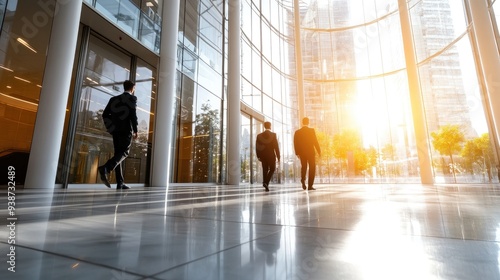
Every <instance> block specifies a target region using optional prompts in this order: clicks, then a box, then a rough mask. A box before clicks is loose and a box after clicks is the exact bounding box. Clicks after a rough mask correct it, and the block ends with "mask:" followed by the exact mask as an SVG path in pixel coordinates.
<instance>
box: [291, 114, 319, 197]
mask: <svg viewBox="0 0 500 280" xmlns="http://www.w3.org/2000/svg"><path fill="white" fill-rule="evenodd" d="M293 146H294V148H295V154H296V155H297V156H298V157H299V159H300V164H301V165H302V166H301V169H300V182H301V183H302V189H304V190H305V189H306V184H305V181H306V171H307V166H308V165H309V175H308V176H307V177H308V178H307V179H308V181H307V184H308V186H307V190H315V188H314V187H313V184H314V176H315V175H316V153H315V151H314V149H316V152H318V155H319V156H321V149H320V147H319V143H318V139H317V138H316V133H315V132H314V128H310V127H309V118H307V117H306V118H303V119H302V128H301V129H299V130H297V131H295V135H294V136H293Z"/></svg>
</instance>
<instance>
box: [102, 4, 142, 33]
mask: <svg viewBox="0 0 500 280" xmlns="http://www.w3.org/2000/svg"><path fill="white" fill-rule="evenodd" d="M95 8H96V9H97V10H98V11H99V12H101V13H102V14H103V15H104V16H105V17H106V18H108V19H109V20H111V21H112V22H114V23H116V24H117V25H118V26H119V27H120V28H122V29H123V30H124V31H125V32H127V33H129V34H131V35H132V36H133V37H135V38H137V31H138V30H139V15H140V10H139V8H138V7H137V6H136V5H135V4H134V3H132V2H130V1H129V0H96V3H95Z"/></svg>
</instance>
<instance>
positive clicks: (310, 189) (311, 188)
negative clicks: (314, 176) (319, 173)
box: [307, 186, 316, 191]
mask: <svg viewBox="0 0 500 280" xmlns="http://www.w3.org/2000/svg"><path fill="white" fill-rule="evenodd" d="M307 190H308V191H314V190H316V189H315V188H313V187H312V186H310V187H309V188H307Z"/></svg>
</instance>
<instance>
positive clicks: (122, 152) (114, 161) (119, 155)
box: [105, 133, 132, 184]
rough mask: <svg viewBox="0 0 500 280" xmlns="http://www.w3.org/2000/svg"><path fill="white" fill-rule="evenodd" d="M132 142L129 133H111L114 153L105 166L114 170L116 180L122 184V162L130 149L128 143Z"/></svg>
mask: <svg viewBox="0 0 500 280" xmlns="http://www.w3.org/2000/svg"><path fill="white" fill-rule="evenodd" d="M131 143H132V134H131V133H115V134H113V148H114V152H115V153H114V155H113V157H112V158H110V159H109V160H108V161H107V162H106V164H105V166H106V169H107V170H109V171H111V170H115V172H116V182H117V183H118V184H123V172H122V162H123V160H125V159H126V158H127V156H128V154H129V151H130V144H131Z"/></svg>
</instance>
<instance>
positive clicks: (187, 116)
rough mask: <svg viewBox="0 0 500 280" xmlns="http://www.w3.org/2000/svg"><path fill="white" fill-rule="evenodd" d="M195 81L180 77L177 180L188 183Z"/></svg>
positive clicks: (190, 162) (192, 152) (191, 155)
mask: <svg viewBox="0 0 500 280" xmlns="http://www.w3.org/2000/svg"><path fill="white" fill-rule="evenodd" d="M195 90H196V88H195V83H194V82H193V80H191V79H189V78H188V77H187V76H183V78H182V93H181V112H180V115H181V117H180V118H181V119H180V127H179V130H180V131H179V148H178V149H177V150H178V163H177V164H178V167H177V182H179V183H190V182H192V179H193V170H192V168H193V166H192V159H193V154H194V151H193V149H194V147H193V143H194V122H195V115H194V114H195V108H194V105H195V104H194V100H196V99H195V98H196V92H195Z"/></svg>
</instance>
